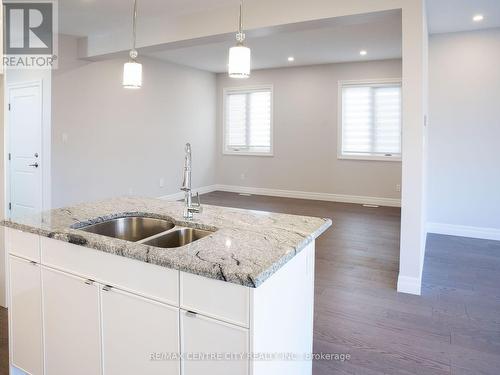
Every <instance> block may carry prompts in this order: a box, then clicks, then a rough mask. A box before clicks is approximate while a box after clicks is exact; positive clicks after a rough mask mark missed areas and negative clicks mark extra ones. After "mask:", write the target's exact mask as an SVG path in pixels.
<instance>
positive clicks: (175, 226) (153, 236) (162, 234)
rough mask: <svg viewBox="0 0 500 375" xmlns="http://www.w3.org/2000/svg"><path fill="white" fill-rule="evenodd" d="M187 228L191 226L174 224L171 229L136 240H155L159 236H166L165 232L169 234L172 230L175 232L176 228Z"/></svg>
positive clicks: (140, 241)
mask: <svg viewBox="0 0 500 375" xmlns="http://www.w3.org/2000/svg"><path fill="white" fill-rule="evenodd" d="M185 228H190V227H184V226H182V225H174V227H173V228H171V229H169V230H166V231H163V232H160V233H157V234H155V235H152V236H149V237H146V238H143V239H142V240H139V241H136V243H140V244H142V243H145V242H148V241H150V240H154V239H155V238H158V237H162V236H164V235H165V234H168V233H170V232H175V231H176V230H180V229H185Z"/></svg>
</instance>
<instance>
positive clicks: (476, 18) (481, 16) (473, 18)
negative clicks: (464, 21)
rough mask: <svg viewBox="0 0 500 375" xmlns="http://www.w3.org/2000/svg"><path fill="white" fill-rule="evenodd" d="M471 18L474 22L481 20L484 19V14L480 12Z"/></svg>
mask: <svg viewBox="0 0 500 375" xmlns="http://www.w3.org/2000/svg"><path fill="white" fill-rule="evenodd" d="M472 20H473V21H474V22H481V21H482V20H484V16H483V15H482V14H476V15H475V16H474V17H472Z"/></svg>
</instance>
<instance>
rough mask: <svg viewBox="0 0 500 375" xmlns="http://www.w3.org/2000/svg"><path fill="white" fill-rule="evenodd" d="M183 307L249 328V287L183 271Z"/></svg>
mask: <svg viewBox="0 0 500 375" xmlns="http://www.w3.org/2000/svg"><path fill="white" fill-rule="evenodd" d="M180 279H181V301H180V304H181V308H183V309H185V310H190V311H194V312H197V313H201V314H203V315H206V316H211V317H213V318H216V319H220V320H223V321H226V322H229V323H233V324H238V325H240V326H243V327H247V328H248V324H249V309H250V307H249V304H250V291H249V289H248V288H247V287H244V286H242V285H236V284H232V283H228V282H225V281H220V280H214V279H209V278H206V277H202V276H198V275H193V274H190V273H186V272H181V277H180Z"/></svg>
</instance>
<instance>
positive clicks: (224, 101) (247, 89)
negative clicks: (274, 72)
mask: <svg viewBox="0 0 500 375" xmlns="http://www.w3.org/2000/svg"><path fill="white" fill-rule="evenodd" d="M259 90H270V92H271V103H270V105H271V109H270V110H271V114H270V117H271V119H270V146H269V151H266V152H258V151H237V150H230V149H228V148H227V147H226V133H227V129H226V114H227V110H226V109H227V95H228V93H232V92H233V93H249V92H252V91H259ZM222 154H223V155H241V156H265V157H270V156H271V157H272V156H274V87H273V85H271V84H264V85H254V86H235V87H225V88H223V90H222Z"/></svg>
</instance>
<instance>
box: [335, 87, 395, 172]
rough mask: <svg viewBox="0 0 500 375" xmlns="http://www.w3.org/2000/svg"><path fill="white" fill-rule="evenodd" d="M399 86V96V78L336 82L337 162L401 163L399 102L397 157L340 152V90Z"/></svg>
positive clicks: (341, 106)
mask: <svg viewBox="0 0 500 375" xmlns="http://www.w3.org/2000/svg"><path fill="white" fill-rule="evenodd" d="M393 84H399V85H400V86H401V95H402V94H403V86H402V79H401V78H379V79H362V80H343V81H338V94H337V96H338V97H337V108H338V119H337V159H339V160H365V161H389V162H401V161H402V156H403V137H402V133H403V108H402V107H403V102H402V101H401V153H400V154H398V155H391V156H382V155H372V154H367V153H359V154H344V153H343V152H342V140H343V131H344V113H343V112H344V106H343V94H342V89H343V88H344V87H346V86H350V87H353V86H385V85H393Z"/></svg>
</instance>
